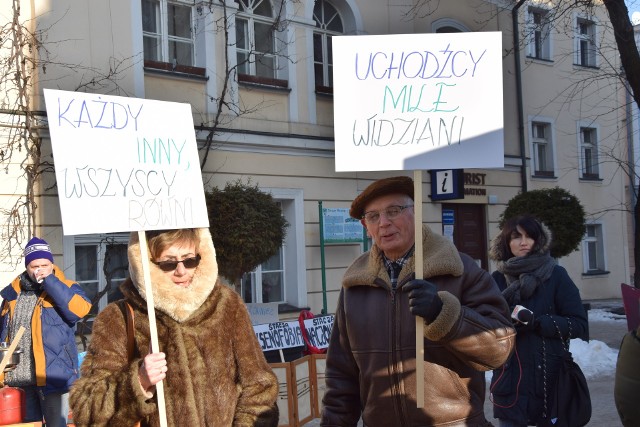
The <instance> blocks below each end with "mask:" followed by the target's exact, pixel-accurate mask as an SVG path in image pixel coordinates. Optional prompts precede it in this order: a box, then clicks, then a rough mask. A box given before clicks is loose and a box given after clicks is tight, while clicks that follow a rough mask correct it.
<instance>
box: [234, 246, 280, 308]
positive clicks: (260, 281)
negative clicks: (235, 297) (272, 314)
mask: <svg viewBox="0 0 640 427" xmlns="http://www.w3.org/2000/svg"><path fill="white" fill-rule="evenodd" d="M282 254H283V250H282V248H280V249H279V250H278V253H277V254H275V255H274V256H272V257H271V258H269V260H267V261H266V262H264V263H263V264H262V265H261V266H259V267H258V268H256V269H255V270H254V271H252V272H251V273H247V274H245V275H244V276H243V277H242V285H241V287H242V291H241V294H242V298H243V299H244V301H245V302H285V301H284V295H285V292H284V285H285V283H284V282H285V280H284V270H285V268H284V259H283V257H282Z"/></svg>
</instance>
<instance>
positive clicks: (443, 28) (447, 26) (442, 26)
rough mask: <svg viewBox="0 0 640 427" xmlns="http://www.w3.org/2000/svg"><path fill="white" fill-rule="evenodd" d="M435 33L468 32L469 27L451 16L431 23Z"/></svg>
mask: <svg viewBox="0 0 640 427" xmlns="http://www.w3.org/2000/svg"><path fill="white" fill-rule="evenodd" d="M431 31H432V32H434V33H467V32H469V29H468V28H467V27H466V26H465V25H464V24H462V23H460V22H458V21H456V20H455V19H451V18H440V19H437V20H435V21H433V23H432V24H431Z"/></svg>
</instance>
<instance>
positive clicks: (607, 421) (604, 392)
mask: <svg viewBox="0 0 640 427" xmlns="http://www.w3.org/2000/svg"><path fill="white" fill-rule="evenodd" d="M584 302H585V304H589V306H590V309H598V308H599V309H604V310H608V311H612V312H614V313H617V314H624V310H623V309H622V300H620V299H614V300H594V301H584ZM626 332H627V326H626V322H611V321H604V322H603V321H592V320H590V321H589V339H590V340H597V341H602V342H604V343H605V344H607V346H609V347H611V348H612V349H614V350H616V351H617V350H618V348H619V347H620V342H621V340H622V337H623V335H624V334H625V333H626ZM587 383H588V384H589V392H590V393H591V406H592V415H591V421H589V424H587V426H591V427H602V426H606V427H623V426H622V423H621V422H620V417H619V416H618V412H617V411H616V407H615V403H614V400H613V384H614V372H611V373H610V374H606V375H601V376H599V377H596V378H593V379H590V380H587ZM488 396H489V391H488V390H487V399H486V402H485V414H486V416H487V419H488V420H489V421H491V422H492V423H493V424H494V425H495V426H497V425H498V421H497V420H496V419H494V418H493V417H492V414H493V408H492V405H491V402H490V401H489V398H488ZM319 426H320V419H319V418H315V419H313V420H311V421H309V422H308V423H306V424H304V425H303V426H302V427H319ZM358 426H362V421H360V423H359V424H358ZM389 427H396V426H389ZM397 427H401V426H397Z"/></svg>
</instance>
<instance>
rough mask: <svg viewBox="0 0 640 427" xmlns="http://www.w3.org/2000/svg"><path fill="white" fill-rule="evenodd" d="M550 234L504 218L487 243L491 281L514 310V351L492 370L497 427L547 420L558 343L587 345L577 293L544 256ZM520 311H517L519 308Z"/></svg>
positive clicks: (534, 223) (527, 221)
mask: <svg viewBox="0 0 640 427" xmlns="http://www.w3.org/2000/svg"><path fill="white" fill-rule="evenodd" d="M550 246H551V233H550V231H549V230H548V229H547V228H546V227H545V226H544V225H543V224H542V223H541V222H540V221H538V220H537V219H536V218H534V217H533V216H530V215H524V216H519V217H516V218H512V219H509V220H508V221H506V223H505V224H504V226H503V228H502V231H501V233H500V234H499V235H498V236H497V237H496V238H495V239H494V240H493V241H492V242H491V249H490V256H491V258H492V259H493V260H495V261H497V265H496V269H497V271H495V272H494V273H493V278H494V279H495V281H496V282H497V283H498V286H499V287H500V289H501V290H502V295H503V296H504V297H505V299H506V300H507V302H508V303H509V307H510V308H511V310H512V311H513V310H514V309H516V308H520V307H524V308H526V309H528V310H530V311H531V314H529V313H526V314H524V315H523V314H520V319H521V320H522V321H517V320H514V324H515V327H516V331H517V335H516V348H515V350H514V352H513V353H512V355H511V357H510V358H509V360H508V361H507V363H505V364H504V366H503V367H501V368H499V369H496V370H494V371H493V377H492V379H491V394H492V402H493V416H494V418H497V419H498V420H499V422H500V424H499V425H500V427H519V426H527V425H538V424H540V423H541V422H542V421H543V419H544V418H546V416H547V414H546V410H547V406H548V404H549V402H551V394H552V391H553V390H554V386H555V384H554V380H555V378H557V373H558V369H559V365H560V361H561V356H562V353H563V347H562V341H561V338H560V335H561V336H562V339H563V340H565V341H566V342H567V344H568V341H569V340H570V339H571V338H582V339H583V340H587V339H588V336H589V332H588V331H589V325H588V322H587V316H586V312H585V309H584V307H583V305H582V300H581V298H580V292H579V290H578V288H577V287H576V285H575V284H574V283H573V281H572V280H571V278H570V277H569V275H568V274H567V271H566V270H565V269H564V268H563V267H560V266H559V265H557V262H556V260H555V259H554V258H552V257H551V255H550V253H549V247H550ZM518 306H520V307H518Z"/></svg>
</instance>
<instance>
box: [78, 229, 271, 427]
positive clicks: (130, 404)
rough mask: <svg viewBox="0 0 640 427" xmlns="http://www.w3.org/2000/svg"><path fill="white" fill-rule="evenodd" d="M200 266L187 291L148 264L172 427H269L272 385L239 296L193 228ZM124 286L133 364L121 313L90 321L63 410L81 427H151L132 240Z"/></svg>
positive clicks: (115, 310) (153, 407)
mask: <svg viewBox="0 0 640 427" xmlns="http://www.w3.org/2000/svg"><path fill="white" fill-rule="evenodd" d="M199 233H200V240H201V241H200V246H199V247H198V253H199V254H200V255H201V256H202V261H201V262H200V265H199V266H198V268H197V270H196V273H195V275H194V278H193V281H192V284H191V286H190V287H189V288H187V289H184V288H180V287H178V286H176V285H174V284H173V282H171V280H170V279H169V278H168V277H167V276H166V274H164V273H163V272H162V271H161V270H160V269H159V268H158V267H157V266H155V265H154V264H152V263H150V264H149V266H150V269H151V282H152V283H153V294H154V304H155V307H156V326H157V330H158V341H159V345H160V351H162V352H164V353H165V354H166V358H167V365H168V371H167V377H166V379H165V380H164V381H163V388H164V396H165V408H166V414H167V423H168V425H169V426H212V427H213V426H220V427H227V426H272V425H273V426H275V425H277V422H278V411H277V406H276V405H275V401H276V398H277V393H278V382H277V379H276V377H275V375H274V374H273V372H272V370H271V368H270V367H269V365H268V364H267V362H266V361H265V358H264V355H263V353H262V350H261V349H260V346H259V345H258V342H257V340H256V337H255V335H254V332H253V328H252V326H251V322H250V320H249V315H248V313H247V310H246V307H245V305H244V303H243V301H242V300H241V298H240V296H239V295H238V294H237V293H236V292H235V291H234V290H232V289H231V288H229V287H227V286H225V285H224V284H222V283H221V282H220V281H219V280H218V268H217V263H216V260H215V250H214V248H213V244H212V242H211V235H210V234H209V231H208V230H207V229H200V230H199ZM129 269H130V272H131V279H128V280H127V281H126V282H125V283H123V285H122V286H121V290H122V292H123V293H124V295H125V299H126V301H127V302H128V303H129V304H130V305H131V306H132V307H133V309H134V312H135V339H136V356H135V357H134V360H132V361H128V360H127V350H126V329H125V327H126V324H125V317H124V314H123V312H122V310H121V308H120V306H119V305H118V304H114V303H112V304H109V305H108V306H107V307H106V308H105V309H104V310H103V311H102V312H101V313H100V314H99V315H98V316H97V318H96V320H95V322H94V326H93V333H92V337H91V343H90V345H89V349H88V351H87V355H86V357H85V359H84V362H83V364H82V371H81V374H82V375H81V378H80V379H79V380H78V381H77V382H76V383H75V384H74V386H73V388H72V389H71V396H70V402H71V407H72V410H73V418H74V422H75V423H76V425H78V426H89V425H91V426H132V425H134V423H135V422H136V421H138V420H141V421H142V425H143V426H146V425H148V426H154V427H155V426H158V425H159V424H160V422H159V417H158V407H157V401H156V396H155V395H154V396H153V397H152V398H151V399H148V398H147V397H145V395H144V393H143V391H142V388H141V386H140V384H139V380H138V366H139V365H140V363H141V358H142V357H144V355H146V354H147V353H148V351H149V348H150V334H149V319H148V317H147V310H146V301H145V292H144V282H143V279H142V277H143V275H142V263H141V260H140V252H139V243H138V239H137V234H136V233H134V234H133V235H132V238H131V242H130V244H129Z"/></svg>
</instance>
